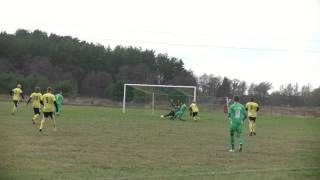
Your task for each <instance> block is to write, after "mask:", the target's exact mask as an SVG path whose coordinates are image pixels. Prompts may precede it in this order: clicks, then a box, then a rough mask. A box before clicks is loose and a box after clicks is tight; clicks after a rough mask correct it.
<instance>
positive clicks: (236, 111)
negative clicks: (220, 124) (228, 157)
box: [228, 96, 247, 152]
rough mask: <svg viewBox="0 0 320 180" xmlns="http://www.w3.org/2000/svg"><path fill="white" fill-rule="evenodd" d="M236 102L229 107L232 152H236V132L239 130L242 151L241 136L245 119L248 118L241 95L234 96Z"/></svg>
mask: <svg viewBox="0 0 320 180" xmlns="http://www.w3.org/2000/svg"><path fill="white" fill-rule="evenodd" d="M233 100H234V103H233V104H232V105H231V106H230V107H229V111H228V117H229V119H230V126H229V128H230V144H231V149H230V150H229V151H230V152H234V133H235V132H237V139H238V143H239V152H241V151H242V144H243V140H242V137H241V134H242V127H243V121H244V120H245V119H246V118H247V112H246V109H245V108H244V106H243V105H242V104H240V103H239V96H234V98H233Z"/></svg>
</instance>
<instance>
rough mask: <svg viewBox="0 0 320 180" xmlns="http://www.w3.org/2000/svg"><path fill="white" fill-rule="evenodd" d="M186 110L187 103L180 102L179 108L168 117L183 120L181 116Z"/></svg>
mask: <svg viewBox="0 0 320 180" xmlns="http://www.w3.org/2000/svg"><path fill="white" fill-rule="evenodd" d="M186 111H187V105H186V104H185V103H182V105H181V106H180V109H179V110H178V111H177V112H176V113H175V114H174V116H173V117H171V118H170V120H174V119H176V118H178V119H180V120H183V119H182V118H181V117H182V116H183V114H184V113H185V112H186Z"/></svg>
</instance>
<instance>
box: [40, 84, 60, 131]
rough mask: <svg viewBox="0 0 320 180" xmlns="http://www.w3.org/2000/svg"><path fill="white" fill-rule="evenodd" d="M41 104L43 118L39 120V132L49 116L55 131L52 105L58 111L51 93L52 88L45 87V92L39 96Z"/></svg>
mask: <svg viewBox="0 0 320 180" xmlns="http://www.w3.org/2000/svg"><path fill="white" fill-rule="evenodd" d="M41 104H42V105H43V118H42V120H41V124H40V129H39V131H40V132H41V131H42V129H43V125H44V122H45V121H46V120H47V119H48V118H49V117H50V119H51V120H52V121H53V130H54V131H56V121H55V119H54V116H53V112H54V106H55V109H56V112H58V104H57V102H56V98H55V96H54V95H53V94H52V88H51V87H48V88H47V93H46V94H44V95H43V96H42V98H41Z"/></svg>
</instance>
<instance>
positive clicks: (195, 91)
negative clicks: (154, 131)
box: [122, 83, 197, 113]
mask: <svg viewBox="0 0 320 180" xmlns="http://www.w3.org/2000/svg"><path fill="white" fill-rule="evenodd" d="M129 86H140V87H164V88H187V89H193V101H194V102H196V100H197V87H196V86H176V85H154V84H127V83H125V84H124V85H123V103H122V111H123V113H125V112H126V92H127V87H129ZM152 112H154V93H152Z"/></svg>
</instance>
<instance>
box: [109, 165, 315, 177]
mask: <svg viewBox="0 0 320 180" xmlns="http://www.w3.org/2000/svg"><path fill="white" fill-rule="evenodd" d="M317 169H319V170H320V167H297V168H272V169H244V170H237V171H211V172H198V173H196V172H195V173H189V174H175V175H155V176H127V177H114V178H103V179H105V180H109V179H110V180H111V179H113V180H123V179H153V178H171V177H189V176H205V175H229V174H245V173H261V172H262V173H263V172H276V171H302V170H317Z"/></svg>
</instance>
